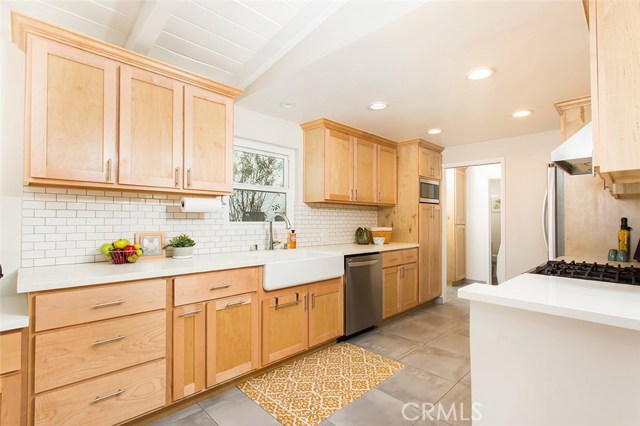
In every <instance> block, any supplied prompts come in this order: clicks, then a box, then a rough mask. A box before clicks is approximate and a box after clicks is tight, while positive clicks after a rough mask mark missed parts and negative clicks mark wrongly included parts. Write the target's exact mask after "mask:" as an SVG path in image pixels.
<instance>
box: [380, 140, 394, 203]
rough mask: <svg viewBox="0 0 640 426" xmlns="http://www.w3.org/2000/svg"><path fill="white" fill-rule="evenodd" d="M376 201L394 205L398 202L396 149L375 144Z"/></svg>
mask: <svg viewBox="0 0 640 426" xmlns="http://www.w3.org/2000/svg"><path fill="white" fill-rule="evenodd" d="M377 149H378V152H377V159H378V203H379V204H387V205H394V204H396V203H397V202H398V154H397V151H396V149H394V148H390V147H388V146H385V145H378V146H377Z"/></svg>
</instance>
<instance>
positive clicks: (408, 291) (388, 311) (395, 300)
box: [382, 249, 418, 319]
mask: <svg viewBox="0 0 640 426" xmlns="http://www.w3.org/2000/svg"><path fill="white" fill-rule="evenodd" d="M416 261H417V251H416V249H410V250H401V251H400V250H398V251H393V252H387V253H383V254H382V265H383V266H384V268H383V269H382V318H383V319H386V318H389V317H392V316H394V315H396V314H399V313H400V312H404V311H406V310H408V309H411V308H413V307H414V306H416V305H417V304H418V263H417V262H416Z"/></svg>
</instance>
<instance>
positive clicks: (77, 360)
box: [35, 311, 167, 392]
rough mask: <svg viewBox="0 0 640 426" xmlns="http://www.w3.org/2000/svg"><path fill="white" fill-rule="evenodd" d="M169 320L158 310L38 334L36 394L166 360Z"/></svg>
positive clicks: (36, 340) (36, 343) (36, 338)
mask: <svg viewBox="0 0 640 426" xmlns="http://www.w3.org/2000/svg"><path fill="white" fill-rule="evenodd" d="M166 321H167V320H166V312H165V311H156V312H150V313H146V314H141V315H135V316H131V317H126V318H119V319H115V320H109V321H100V322H98V323H94V324H87V325H82V326H78V327H73V328H70V329H65V330H61V331H54V332H50V333H43V334H40V335H37V336H36V337H35V391H36V392H43V391H46V390H49V389H53V388H56V387H59V386H62V385H67V384H70V383H75V382H78V381H80V380H85V379H89V378H92V377H96V376H98V375H101V374H105V373H110V372H112V371H116V370H120V369H123V368H127V367H132V366H134V365H137V364H142V363H144V362H147V361H151V360H154V359H158V358H163V357H164V356H165V354H166V341H167V337H166Z"/></svg>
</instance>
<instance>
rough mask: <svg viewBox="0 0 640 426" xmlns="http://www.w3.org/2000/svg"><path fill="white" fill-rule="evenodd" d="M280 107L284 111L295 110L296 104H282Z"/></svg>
mask: <svg viewBox="0 0 640 426" xmlns="http://www.w3.org/2000/svg"><path fill="white" fill-rule="evenodd" d="M280 106H281V107H282V108H284V109H291V108H295V107H296V104H294V103H293V102H282V103H281V104H280Z"/></svg>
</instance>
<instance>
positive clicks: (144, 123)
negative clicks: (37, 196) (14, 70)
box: [11, 13, 241, 195]
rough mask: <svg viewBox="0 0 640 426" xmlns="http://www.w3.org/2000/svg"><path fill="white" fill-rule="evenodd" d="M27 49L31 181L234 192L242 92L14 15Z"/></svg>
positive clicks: (19, 40) (16, 36)
mask: <svg viewBox="0 0 640 426" xmlns="http://www.w3.org/2000/svg"><path fill="white" fill-rule="evenodd" d="M11 19H12V36H13V41H14V42H15V43H16V44H18V46H19V47H20V48H21V49H22V50H24V51H25V52H26V54H27V55H26V69H27V74H26V76H27V78H26V86H27V91H26V116H25V126H26V128H25V135H26V138H25V168H24V170H25V181H26V182H27V183H28V184H34V185H46V184H49V185H50V184H55V185H65V186H75V187H89V188H102V189H107V188H108V189H111V188H113V189H123V190H132V191H149V192H167V193H180V194H200V195H211V194H215V195H220V194H230V193H231V192H232V186H231V183H232V173H233V152H232V151H233V98H234V97H235V96H237V95H239V94H240V93H241V91H239V90H238V89H234V88H232V87H229V86H226V85H224V84H221V83H217V82H215V81H212V80H209V79H206V78H203V77H200V76H198V75H195V74H192V73H189V72H187V71H184V70H180V69H178V68H175V67H173V66H170V65H166V64H163V63H161V62H158V61H155V60H153V59H150V58H147V57H145V56H142V55H139V54H137V53H134V52H130V51H127V50H125V49H122V48H119V47H117V46H113V45H111V44H107V43H104V42H101V41H98V40H95V39H91V38H88V37H86V36H84V35H81V34H77V33H73V32H71V31H68V30H65V29H62V28H59V27H56V26H53V25H49V24H47V23H45V22H42V21H38V20H35V19H32V18H28V17H26V16H24V15H20V14H18V13H12V14H11Z"/></svg>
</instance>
